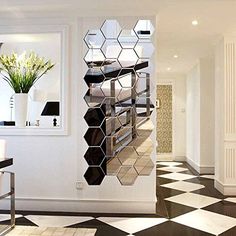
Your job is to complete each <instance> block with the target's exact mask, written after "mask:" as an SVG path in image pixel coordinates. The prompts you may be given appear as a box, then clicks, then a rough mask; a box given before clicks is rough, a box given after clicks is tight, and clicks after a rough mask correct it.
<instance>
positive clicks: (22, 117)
mask: <svg viewBox="0 0 236 236" xmlns="http://www.w3.org/2000/svg"><path fill="white" fill-rule="evenodd" d="M14 100H15V122H16V126H17V127H25V126H26V120H27V108H28V94H27V93H16V94H15V95H14Z"/></svg>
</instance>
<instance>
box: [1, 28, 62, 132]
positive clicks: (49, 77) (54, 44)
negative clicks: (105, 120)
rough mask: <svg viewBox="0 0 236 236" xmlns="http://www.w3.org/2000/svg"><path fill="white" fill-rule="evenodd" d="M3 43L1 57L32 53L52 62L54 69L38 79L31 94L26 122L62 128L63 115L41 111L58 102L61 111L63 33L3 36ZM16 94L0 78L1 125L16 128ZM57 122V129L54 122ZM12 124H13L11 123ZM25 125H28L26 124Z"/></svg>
mask: <svg viewBox="0 0 236 236" xmlns="http://www.w3.org/2000/svg"><path fill="white" fill-rule="evenodd" d="M0 42H1V43H2V46H1V49H0V55H11V54H12V53H16V54H17V55H18V56H20V57H23V54H24V53H26V55H29V53H30V52H34V53H36V54H37V55H38V56H39V57H43V58H45V60H51V61H52V62H53V63H55V66H54V67H53V68H52V70H50V71H49V72H48V73H47V74H45V75H44V76H43V77H42V78H40V80H38V81H37V82H36V83H35V84H34V85H33V87H31V89H30V90H29V93H28V96H27V97H28V98H27V99H28V101H27V100H26V103H27V104H28V108H27V110H26V111H27V118H26V119H27V122H26V124H27V125H28V126H31V127H38V128H54V129H55V128H59V127H60V126H61V117H62V116H63V114H61V109H60V114H59V112H57V113H55V114H52V113H54V112H53V111H52V110H51V111H50V112H49V110H48V112H47V113H45V112H44V113H43V114H45V115H42V112H43V110H44V108H45V107H46V104H47V102H56V103H57V104H58V103H59V104H60V108H61V76H62V75H61V66H62V61H61V58H62V51H61V47H62V45H61V34H60V33H40V34H32V33H27V34H17V33H12V34H1V35H0ZM13 95H14V91H13V90H12V88H11V87H10V86H9V85H8V84H7V82H6V81H4V80H2V79H0V121H2V122H0V123H1V124H2V125H4V124H5V125H12V126H14V125H15V118H16V116H17V115H19V114H16V112H15V105H16V100H15V99H16V98H15V96H13ZM53 119H56V121H57V122H56V126H55V125H54V123H53ZM9 121H11V122H9ZM23 126H25V124H24V125H23ZM2 128H3V127H2Z"/></svg>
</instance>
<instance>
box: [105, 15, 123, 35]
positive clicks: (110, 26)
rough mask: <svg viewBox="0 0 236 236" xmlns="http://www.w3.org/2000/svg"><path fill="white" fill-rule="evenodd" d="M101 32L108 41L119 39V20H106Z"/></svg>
mask: <svg viewBox="0 0 236 236" xmlns="http://www.w3.org/2000/svg"><path fill="white" fill-rule="evenodd" d="M101 31H102V32H103V34H104V36H105V38H106V39H117V37H118V35H119V34H120V31H121V27H120V24H119V22H118V21H117V20H113V19H110V20H105V22H104V23H103V25H102V27H101Z"/></svg>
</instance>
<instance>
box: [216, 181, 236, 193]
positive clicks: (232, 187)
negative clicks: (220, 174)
mask: <svg viewBox="0 0 236 236" xmlns="http://www.w3.org/2000/svg"><path fill="white" fill-rule="evenodd" d="M214 186H215V188H216V189H217V190H218V191H220V192H221V193H222V194H223V195H230V196H236V184H223V183H222V182H221V181H219V180H216V179H215V184H214Z"/></svg>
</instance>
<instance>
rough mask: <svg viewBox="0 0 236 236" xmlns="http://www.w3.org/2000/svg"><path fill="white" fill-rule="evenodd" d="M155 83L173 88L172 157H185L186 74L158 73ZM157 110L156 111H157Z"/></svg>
mask: <svg viewBox="0 0 236 236" xmlns="http://www.w3.org/2000/svg"><path fill="white" fill-rule="evenodd" d="M157 84H172V89H173V91H172V92H173V159H174V160H185V157H186V76H185V75H182V74H174V73H166V74H163V73H158V74H157ZM157 112H158V111H157Z"/></svg>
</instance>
